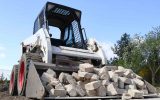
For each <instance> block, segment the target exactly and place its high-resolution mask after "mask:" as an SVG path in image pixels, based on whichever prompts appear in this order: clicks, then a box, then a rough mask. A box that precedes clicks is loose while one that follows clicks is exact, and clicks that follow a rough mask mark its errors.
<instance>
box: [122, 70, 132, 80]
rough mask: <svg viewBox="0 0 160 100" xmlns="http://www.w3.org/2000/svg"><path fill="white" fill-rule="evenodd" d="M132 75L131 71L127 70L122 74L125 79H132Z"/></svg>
mask: <svg viewBox="0 0 160 100" xmlns="http://www.w3.org/2000/svg"><path fill="white" fill-rule="evenodd" d="M132 73H133V71H132V70H131V69H127V70H126V72H125V73H124V76H125V77H127V78H132Z"/></svg>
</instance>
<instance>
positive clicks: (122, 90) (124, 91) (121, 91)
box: [117, 88, 127, 95]
mask: <svg viewBox="0 0 160 100" xmlns="http://www.w3.org/2000/svg"><path fill="white" fill-rule="evenodd" d="M123 93H127V90H125V89H119V88H117V94H119V95H122V94H123Z"/></svg>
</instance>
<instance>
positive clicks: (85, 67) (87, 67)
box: [79, 63, 94, 73]
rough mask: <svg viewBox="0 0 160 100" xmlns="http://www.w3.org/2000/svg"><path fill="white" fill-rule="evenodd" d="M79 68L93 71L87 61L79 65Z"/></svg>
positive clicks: (92, 67) (84, 70)
mask: <svg viewBox="0 0 160 100" xmlns="http://www.w3.org/2000/svg"><path fill="white" fill-rule="evenodd" d="M79 70H80V71H82V72H89V73H92V72H94V66H93V65H91V64H89V63H84V64H80V65H79Z"/></svg>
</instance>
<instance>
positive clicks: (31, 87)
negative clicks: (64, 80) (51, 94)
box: [26, 61, 78, 99]
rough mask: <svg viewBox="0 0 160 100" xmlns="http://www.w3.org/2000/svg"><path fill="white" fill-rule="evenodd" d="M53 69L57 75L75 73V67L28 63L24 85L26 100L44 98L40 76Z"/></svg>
mask: <svg viewBox="0 0 160 100" xmlns="http://www.w3.org/2000/svg"><path fill="white" fill-rule="evenodd" d="M49 68H51V69H53V70H54V71H56V72H57V73H60V72H68V73H69V72H70V73H71V72H77V71H78V69H77V67H75V66H74V67H70V66H60V65H58V66H56V65H55V64H47V63H40V62H33V61H31V62H30V66H29V71H28V78H27V84H26V97H28V98H37V99H42V98H43V97H44V96H45V93H46V91H45V88H44V86H43V84H42V82H41V79H40V77H41V75H42V74H43V72H45V71H46V70H47V69H49Z"/></svg>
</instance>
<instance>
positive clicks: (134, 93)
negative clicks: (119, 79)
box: [128, 89, 143, 98]
mask: <svg viewBox="0 0 160 100" xmlns="http://www.w3.org/2000/svg"><path fill="white" fill-rule="evenodd" d="M128 94H130V95H131V96H132V97H133V98H143V92H141V91H138V90H133V89H132V90H128Z"/></svg>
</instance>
